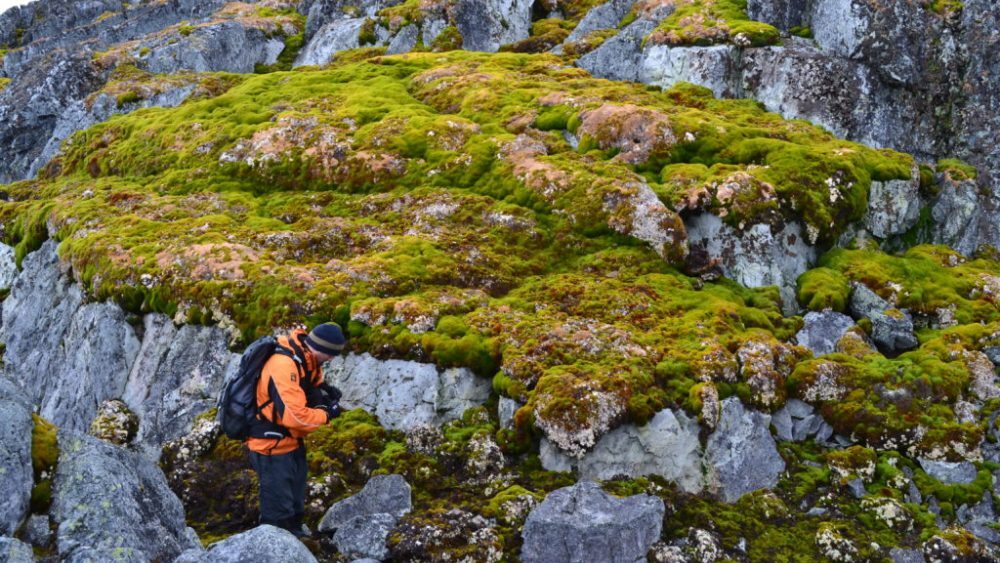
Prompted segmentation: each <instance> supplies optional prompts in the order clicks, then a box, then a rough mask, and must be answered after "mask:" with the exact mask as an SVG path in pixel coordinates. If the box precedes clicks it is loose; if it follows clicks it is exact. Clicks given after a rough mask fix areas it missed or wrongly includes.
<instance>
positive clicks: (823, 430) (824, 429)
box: [816, 421, 833, 444]
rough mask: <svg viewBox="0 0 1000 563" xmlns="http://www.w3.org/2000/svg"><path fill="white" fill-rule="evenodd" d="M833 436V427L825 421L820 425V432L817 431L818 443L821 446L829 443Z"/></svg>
mask: <svg viewBox="0 0 1000 563" xmlns="http://www.w3.org/2000/svg"><path fill="white" fill-rule="evenodd" d="M831 436H833V427H832V426H830V425H829V424H827V423H826V421H823V422H822V424H820V425H819V430H817V431H816V442H818V443H820V444H826V443H829V440H830V437H831Z"/></svg>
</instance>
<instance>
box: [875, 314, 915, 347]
mask: <svg viewBox="0 0 1000 563" xmlns="http://www.w3.org/2000/svg"><path fill="white" fill-rule="evenodd" d="M870 318H871V320H872V341H873V342H875V344H876V345H878V346H879V347H880V348H882V349H883V350H887V351H889V352H902V351H904V350H910V349H913V348H916V347H917V345H918V344H919V342H917V337H916V335H915V334H913V318H912V317H911V316H910V314H909V313H907V312H905V311H900V310H898V309H889V310H887V311H883V312H876V313H872V314H871V317H870Z"/></svg>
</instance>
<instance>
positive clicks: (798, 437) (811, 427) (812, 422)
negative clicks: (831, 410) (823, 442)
mask: <svg viewBox="0 0 1000 563" xmlns="http://www.w3.org/2000/svg"><path fill="white" fill-rule="evenodd" d="M821 424H823V417H821V416H819V415H817V414H811V415H809V416H807V417H805V418H803V419H802V420H796V421H795V422H794V424H793V427H792V439H793V440H794V441H796V442H801V441H802V440H805V439H806V438H808V437H809V436H812V435H813V434H815V433H816V431H817V430H819V427H820V425H821Z"/></svg>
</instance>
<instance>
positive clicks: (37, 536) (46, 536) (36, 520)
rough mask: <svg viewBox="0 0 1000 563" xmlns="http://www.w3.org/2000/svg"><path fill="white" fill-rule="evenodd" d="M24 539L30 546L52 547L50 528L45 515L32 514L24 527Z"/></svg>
mask: <svg viewBox="0 0 1000 563" xmlns="http://www.w3.org/2000/svg"><path fill="white" fill-rule="evenodd" d="M24 539H25V540H27V542H28V543H30V544H31V545H34V546H37V547H41V548H47V547H49V546H51V545H52V528H51V527H50V526H49V517H48V515H46V514H32V515H31V516H30V517H29V518H28V523H27V524H25V526H24Z"/></svg>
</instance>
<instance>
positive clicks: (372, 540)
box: [333, 513, 397, 559]
mask: <svg viewBox="0 0 1000 563" xmlns="http://www.w3.org/2000/svg"><path fill="white" fill-rule="evenodd" d="M396 520H397V518H396V517H395V516H393V515H392V514H384V513H383V514H371V515H369V516H365V517H356V518H351V519H350V520H348V521H347V522H345V523H344V524H343V525H341V526H340V527H338V528H337V531H336V532H335V533H334V534H333V543H334V544H336V546H337V550H338V551H339V552H340V553H343V554H344V555H346V556H348V557H370V558H372V559H384V558H385V557H386V556H387V555H388V554H389V548H388V547H386V544H385V542H386V539H388V537H389V532H391V531H392V528H393V527H394V526H395V525H396Z"/></svg>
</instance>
